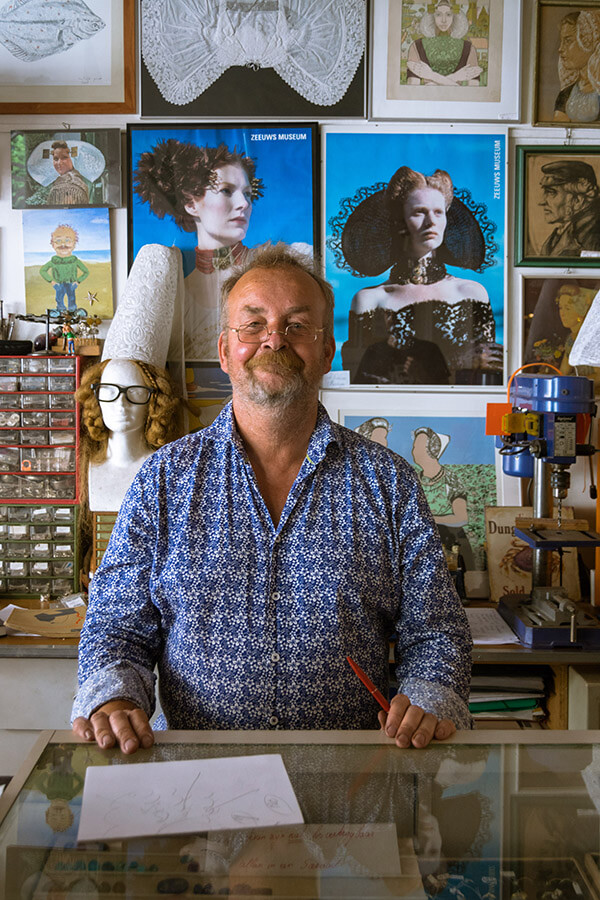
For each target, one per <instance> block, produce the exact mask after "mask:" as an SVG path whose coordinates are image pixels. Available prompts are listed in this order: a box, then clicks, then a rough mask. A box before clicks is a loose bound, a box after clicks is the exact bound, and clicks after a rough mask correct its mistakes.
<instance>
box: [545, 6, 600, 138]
mask: <svg viewBox="0 0 600 900" xmlns="http://www.w3.org/2000/svg"><path fill="white" fill-rule="evenodd" d="M536 13H537V28H536V51H535V87H534V95H533V96H534V112H533V124H534V125H558V126H561V127H563V128H597V127H598V126H600V4H598V3H597V2H592V3H590V2H588V3H585V2H584V3H582V2H575V0H564V2H563V3H557V2H556V0H555V2H547V0H538V3H537V8H536Z"/></svg>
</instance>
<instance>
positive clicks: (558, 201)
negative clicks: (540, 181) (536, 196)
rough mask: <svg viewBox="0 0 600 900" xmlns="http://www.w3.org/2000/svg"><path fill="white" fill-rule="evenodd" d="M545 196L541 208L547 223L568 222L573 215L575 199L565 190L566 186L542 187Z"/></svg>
mask: <svg viewBox="0 0 600 900" xmlns="http://www.w3.org/2000/svg"><path fill="white" fill-rule="evenodd" d="M542 194H543V195H544V197H543V200H542V202H541V203H540V206H541V208H542V212H543V214H544V219H545V220H546V222H551V223H552V224H554V223H558V224H562V223H563V222H568V221H569V219H570V218H571V216H572V215H573V198H572V196H571V194H570V193H568V192H567V191H566V190H565V185H564V184H553V185H546V186H545V187H542Z"/></svg>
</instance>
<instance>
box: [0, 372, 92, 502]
mask: <svg viewBox="0 0 600 900" xmlns="http://www.w3.org/2000/svg"><path fill="white" fill-rule="evenodd" d="M78 384H79V359H78V357H76V356H22V357H16V356H0V503H3V502H10V501H11V500H15V501H23V502H25V503H37V502H39V501H40V500H52V501H56V502H58V503H65V502H71V503H76V502H77V500H78V495H77V490H78V478H77V458H78V448H79V417H78V415H77V409H76V403H75V391H76V389H77V387H78Z"/></svg>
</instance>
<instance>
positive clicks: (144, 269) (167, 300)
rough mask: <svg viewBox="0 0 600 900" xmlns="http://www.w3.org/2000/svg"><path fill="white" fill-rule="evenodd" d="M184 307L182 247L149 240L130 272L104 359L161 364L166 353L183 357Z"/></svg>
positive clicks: (106, 344) (140, 251)
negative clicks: (182, 316) (182, 315)
mask: <svg viewBox="0 0 600 900" xmlns="http://www.w3.org/2000/svg"><path fill="white" fill-rule="evenodd" d="M182 308H183V267H182V261H181V251H180V250H179V248H178V247H164V246H163V245H162V244H145V245H144V246H143V247H141V248H140V250H139V252H138V254H137V256H136V258H135V260H134V262H133V265H132V267H131V270H130V272H129V276H128V278H127V284H126V285H125V289H124V291H123V294H122V296H121V298H120V300H119V303H118V305H117V311H116V313H115V317H114V319H113V320H112V323H111V325H110V327H109V329H108V334H107V335H106V340H105V342H104V350H103V353H102V359H103V360H104V359H133V360H138V361H140V362H146V363H150V364H151V365H154V366H157V367H158V368H161V369H164V367H165V363H166V361H167V356H168V357H169V359H170V360H174V361H178V360H179V361H181V359H182V350H181V322H180V319H181V311H182ZM171 335H173V336H174V339H173V340H171Z"/></svg>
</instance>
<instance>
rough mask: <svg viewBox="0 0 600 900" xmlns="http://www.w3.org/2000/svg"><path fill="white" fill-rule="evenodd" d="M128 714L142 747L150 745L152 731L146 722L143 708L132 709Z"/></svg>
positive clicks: (152, 741) (146, 718)
mask: <svg viewBox="0 0 600 900" xmlns="http://www.w3.org/2000/svg"><path fill="white" fill-rule="evenodd" d="M128 715H129V721H130V722H131V725H132V727H133V730H134V731H135V733H136V735H137V737H138V740H139V742H140V744H141V745H142V747H145V748H148V747H151V746H152V744H153V743H154V732H153V731H152V729H151V727H150V723H149V722H148V716H147V715H146V713H145V712H144V710H143V709H132V710H131V712H130V713H128Z"/></svg>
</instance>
